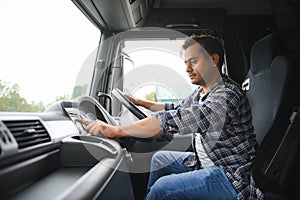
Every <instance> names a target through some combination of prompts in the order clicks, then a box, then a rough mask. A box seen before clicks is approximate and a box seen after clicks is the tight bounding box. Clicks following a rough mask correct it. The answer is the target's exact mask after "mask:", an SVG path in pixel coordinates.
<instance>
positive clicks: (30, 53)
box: [0, 0, 101, 112]
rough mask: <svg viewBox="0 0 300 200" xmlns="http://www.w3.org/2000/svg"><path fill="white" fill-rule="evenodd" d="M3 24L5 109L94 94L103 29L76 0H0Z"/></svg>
mask: <svg viewBox="0 0 300 200" xmlns="http://www.w3.org/2000/svg"><path fill="white" fill-rule="evenodd" d="M12 11H13V12H12ZM0 27H1V31H0V55H1V59H0V66H1V67H0V111H17V112H41V111H43V110H44V109H45V108H46V107H47V106H48V105H50V104H51V103H53V102H55V101H57V100H62V99H72V98H75V97H76V96H79V95H87V94H89V88H90V84H91V80H92V74H93V67H94V64H95V59H96V49H97V46H98V43H99V39H100V34H101V32H100V31H99V30H98V29H97V28H96V27H95V26H94V25H93V24H92V23H91V22H90V21H89V20H88V19H87V18H86V17H85V16H84V15H83V14H82V13H81V12H80V11H79V10H78V9H77V8H76V6H75V5H74V3H73V2H72V1H65V0H64V1H62V0H52V1H40V0H30V1H23V0H15V1H10V0H1V1H0Z"/></svg>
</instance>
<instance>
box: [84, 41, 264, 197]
mask: <svg viewBox="0 0 300 200" xmlns="http://www.w3.org/2000/svg"><path fill="white" fill-rule="evenodd" d="M183 50H184V51H183V53H184V57H185V63H186V72H187V73H188V75H189V77H190V79H191V81H192V83H193V84H197V85H199V86H200V87H199V88H198V89H197V90H195V91H194V92H193V93H192V94H191V95H190V96H188V97H187V98H186V99H185V100H183V101H182V102H180V103H179V104H178V105H176V106H174V105H173V104H161V103H156V102H150V101H145V100H141V99H138V98H135V97H133V96H131V95H128V97H129V99H130V100H131V101H132V102H133V103H136V104H138V105H142V106H144V107H146V108H148V109H150V110H152V111H156V112H155V113H154V114H153V115H152V116H151V117H148V118H146V119H143V120H139V121H136V122H134V123H132V124H128V125H123V126H111V125H108V124H106V123H104V122H101V121H99V120H96V121H94V122H89V121H84V120H79V121H80V122H81V123H83V124H85V125H86V130H87V131H88V132H89V133H91V134H93V135H98V134H100V133H102V134H104V135H105V136H106V137H110V138H115V137H128V136H134V137H162V138H164V139H167V140H171V139H172V136H173V134H174V133H179V134H189V133H194V147H195V153H193V152H169V151H162V152H157V153H156V154H154V156H153V158H152V163H151V173H150V177H149V181H148V188H147V196H146V199H205V200H208V199H216V200H220V199H263V194H262V192H261V191H260V190H259V189H258V188H257V186H256V185H255V183H254V180H253V178H252V176H251V174H250V168H251V164H252V161H253V159H254V157H255V152H256V149H255V147H256V141H255V135H254V134H253V126H252V122H251V111H250V107H249V104H248V101H247V98H246V96H245V94H244V92H243V91H242V90H241V89H240V87H239V86H238V85H237V84H236V83H234V82H233V81H232V80H231V79H229V78H228V77H227V76H225V75H221V67H222V65H223V57H224V50H223V46H222V43H221V42H220V41H219V40H218V39H216V38H214V37H211V36H192V37H191V38H189V39H187V40H186V42H185V44H184V45H183Z"/></svg>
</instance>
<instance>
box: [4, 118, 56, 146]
mask: <svg viewBox="0 0 300 200" xmlns="http://www.w3.org/2000/svg"><path fill="white" fill-rule="evenodd" d="M3 123H4V124H5V125H6V127H7V128H8V129H9V131H10V132H11V134H12V135H13V136H14V138H15V139H16V141H17V143H18V148H19V149H24V148H26V147H31V146H35V145H38V144H43V143H46V142H50V141H51V138H50V136H49V134H48V132H47V130H46V129H45V127H44V126H43V124H42V123H41V122H40V121H39V120H15V121H3Z"/></svg>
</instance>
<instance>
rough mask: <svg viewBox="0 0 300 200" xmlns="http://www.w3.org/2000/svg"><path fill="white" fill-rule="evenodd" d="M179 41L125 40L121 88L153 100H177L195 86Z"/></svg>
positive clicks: (182, 97) (181, 42) (181, 41)
mask: <svg viewBox="0 0 300 200" xmlns="http://www.w3.org/2000/svg"><path fill="white" fill-rule="evenodd" d="M183 42H184V41H183V40H180V39H179V40H139V41H132V40H130V41H125V47H124V49H123V52H125V54H126V55H128V56H129V57H128V56H127V57H126V56H125V57H124V62H123V63H124V71H123V80H124V82H123V90H124V92H127V93H132V94H133V95H135V96H137V97H139V98H142V99H147V100H151V101H157V102H177V101H179V100H182V99H184V98H185V97H186V96H187V95H188V94H190V93H191V91H192V90H194V89H195V87H196V86H194V85H193V84H191V82H190V79H189V77H188V76H187V74H186V72H185V68H186V67H185V63H184V60H183V59H182V57H181V46H182V44H183Z"/></svg>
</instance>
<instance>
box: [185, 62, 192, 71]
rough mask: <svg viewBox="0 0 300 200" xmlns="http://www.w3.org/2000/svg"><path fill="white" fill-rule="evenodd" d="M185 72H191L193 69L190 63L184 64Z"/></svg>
mask: <svg viewBox="0 0 300 200" xmlns="http://www.w3.org/2000/svg"><path fill="white" fill-rule="evenodd" d="M185 71H186V72H190V71H193V67H192V64H191V63H186V67H185Z"/></svg>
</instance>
